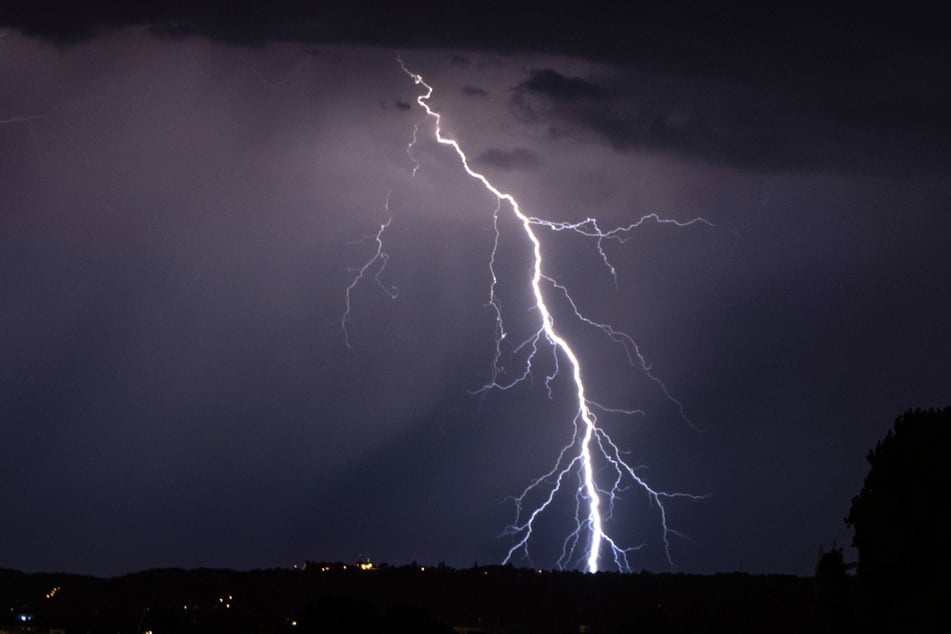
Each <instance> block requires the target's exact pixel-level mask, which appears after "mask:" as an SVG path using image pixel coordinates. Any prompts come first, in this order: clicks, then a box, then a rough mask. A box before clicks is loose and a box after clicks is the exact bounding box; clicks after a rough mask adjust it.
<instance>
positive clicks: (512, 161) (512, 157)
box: [476, 148, 542, 170]
mask: <svg viewBox="0 0 951 634" xmlns="http://www.w3.org/2000/svg"><path fill="white" fill-rule="evenodd" d="M476 162H477V163H482V164H483V165H490V166H492V167H495V168H497V169H501V170H526V169H537V168H538V167H540V166H541V164H542V159H541V157H540V156H538V155H537V154H535V153H534V152H532V151H531V150H527V149H525V148H515V149H514V150H499V149H497V148H492V149H490V150H487V151H486V152H484V153H483V154H481V155H480V156H479V157H477V158H476Z"/></svg>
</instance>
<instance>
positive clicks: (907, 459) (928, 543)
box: [845, 408, 951, 632]
mask: <svg viewBox="0 0 951 634" xmlns="http://www.w3.org/2000/svg"><path fill="white" fill-rule="evenodd" d="M868 462H869V465H870V468H869V472H868V475H867V476H866V477H865V483H864V485H863V486H862V490H861V491H860V492H859V494H858V495H857V496H855V497H854V498H852V507H851V509H850V511H849V514H848V516H847V517H846V518H845V521H846V524H848V525H849V526H851V527H853V528H854V529H855V535H854V538H853V540H852V543H853V545H854V546H855V547H856V548H857V549H858V551H859V565H858V577H859V582H860V589H861V591H862V596H863V605H864V612H865V614H866V617H867V618H868V621H867V624H866V625H867V626H868V627H870V628H872V627H873V628H875V629H878V630H880V631H918V632H921V631H938V623H939V620H943V619H939V616H940V614H939V613H941V612H942V611H943V610H945V607H944V606H943V605H942V604H940V603H939V601H946V597H945V596H943V595H944V594H945V593H944V589H945V588H946V587H947V586H946V585H944V584H943V583H942V579H946V575H947V574H948V566H949V564H951V408H944V409H939V410H934V409H931V410H920V409H917V410H913V411H912V410H909V411H907V412H905V413H904V414H902V415H901V416H899V417H898V419H897V420H896V421H895V426H894V428H893V429H892V430H890V431H889V432H888V434H886V436H885V438H883V439H882V440H880V441H879V442H878V444H877V445H876V446H875V449H873V450H872V451H870V452H869V454H868ZM944 583H947V582H946V581H945V582H944ZM939 606H940V609H939Z"/></svg>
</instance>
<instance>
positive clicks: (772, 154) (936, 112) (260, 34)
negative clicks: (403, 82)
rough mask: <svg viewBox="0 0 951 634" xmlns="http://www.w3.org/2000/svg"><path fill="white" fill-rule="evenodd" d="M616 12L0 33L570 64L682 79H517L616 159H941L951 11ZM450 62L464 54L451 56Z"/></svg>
mask: <svg viewBox="0 0 951 634" xmlns="http://www.w3.org/2000/svg"><path fill="white" fill-rule="evenodd" d="M496 7H498V11H496V10H494V9H495V8H496ZM602 9H603V10H602ZM626 11H627V12H626V13H625V12H624V10H619V9H617V8H604V7H600V6H599V5H598V3H595V4H594V5H592V4H591V3H584V5H583V6H577V7H561V8H557V9H553V8H549V9H548V10H546V11H545V12H538V11H537V9H536V8H535V7H531V6H527V5H521V4H520V3H505V4H504V5H503V4H502V3H492V2H488V3H486V2H479V3H476V2H462V3H455V4H453V5H452V6H451V7H447V5H445V4H443V3H436V2H426V1H424V2H420V3H415V4H414V7H413V8H412V9H410V10H408V11H407V10H402V8H400V7H396V6H392V5H391V4H390V3H385V2H377V1H375V0H364V1H363V2H356V3H347V4H346V5H340V4H339V3H324V2H304V1H303V0H299V1H298V0H295V1H288V2H276V3H267V4H263V3H258V2H250V1H244V2H227V3H225V2H211V3H194V2H178V1H165V2H153V3H149V4H147V5H145V4H142V5H140V4H138V3H135V4H129V3H123V2H101V3H96V4H95V6H92V7H90V6H89V5H86V4H75V5H73V4H67V5H62V4H61V3H54V2H51V1H45V0H30V1H14V2H7V3H5V4H4V5H3V7H0V26H6V27H12V28H14V29H17V30H20V31H21V32H23V33H25V34H29V35H35V36H39V37H43V38H46V39H49V40H52V41H54V42H57V43H59V44H62V45H68V44H71V43H75V42H78V41H81V40H83V39H88V38H90V37H93V36H95V35H96V34H99V33H102V32H104V31H109V30H112V29H116V28H121V27H124V26H130V25H142V26H147V27H148V28H149V29H150V30H151V31H152V32H153V33H154V34H156V35H160V36H163V37H168V38H183V37H187V36H203V37H208V38H211V39H216V40H222V41H226V42H232V43H237V44H244V45H262V44H265V43H268V42H274V41H296V42H307V43H334V42H346V43H358V44H371V45H379V46H394V47H405V48H428V47H447V48H455V49H460V48H470V49H480V50H495V51H502V52H527V53H558V54H567V55H573V56H578V57H582V58H587V59H591V60H595V61H604V62H608V63H611V64H614V65H615V66H617V67H620V68H629V69H637V70H638V72H650V73H654V74H655V75H657V74H661V75H664V76H667V77H670V78H671V79H672V80H676V81H678V82H680V86H681V88H680V89H679V91H674V93H671V94H666V95H661V96H660V97H653V96H648V95H646V94H645V93H643V92H635V91H634V90H633V89H632V88H631V86H630V83H629V82H628V83H625V82H627V79H628V78H626V77H625V76H624V74H623V73H622V74H621V75H620V76H619V77H618V80H619V82H620V85H619V86H605V85H602V84H600V83H595V82H591V81H588V80H586V79H584V78H577V77H565V76H563V75H560V74H558V73H557V72H554V71H536V72H535V73H533V74H532V76H531V77H530V78H529V79H528V80H526V81H525V82H523V84H522V85H521V89H522V91H523V92H524V91H528V90H530V91H533V92H534V93H535V94H536V95H538V96H540V97H546V98H548V99H550V100H552V101H554V102H556V103H559V104H562V106H563V105H564V103H565V101H567V100H570V99H581V100H592V101H603V102H604V103H602V104H600V105H595V104H592V103H587V104H585V106H584V107H578V108H576V109H569V108H564V107H562V108H560V109H557V110H556V111H554V112H552V113H550V114H551V115H552V116H553V117H554V118H555V119H563V120H565V121H567V122H573V123H575V124H577V125H578V126H580V127H581V128H583V129H588V130H590V131H593V132H594V133H596V134H597V135H600V136H602V137H603V138H604V139H606V140H607V142H609V143H610V144H612V145H613V146H614V147H615V148H617V149H619V150H628V149H638V148H647V149H658V150H663V151H667V152H673V153H680V154H684V155H686V156H688V157H692V158H695V159H700V160H704V161H708V162H712V163H719V164H726V165H737V166H742V167H751V168H755V169H758V170H765V171H782V170H802V169H806V170H825V169H835V170H840V171H842V170H845V171H858V172H867V171H872V172H875V171H880V170H883V169H884V170H887V169H892V168H896V167H904V168H909V169H914V170H935V171H937V170H943V169H946V168H947V167H948V166H949V164H951V75H949V74H948V73H947V70H946V69H947V65H948V63H949V60H951V54H949V47H948V44H947V38H946V37H945V33H944V29H943V28H942V26H941V25H944V24H947V23H948V17H949V15H948V13H949V11H951V9H947V8H943V7H941V6H931V5H927V6H924V7H922V6H918V5H916V4H915V3H903V4H902V6H901V7H900V8H896V7H891V8H889V9H887V10H875V9H872V8H871V7H869V6H861V7H860V8H859V9H858V10H854V11H851V10H847V8H843V7H841V6H838V7H837V6H831V5H830V6H828V7H824V8H815V7H813V8H812V9H810V10H809V11H806V10H803V9H801V8H796V9H793V8H789V9H782V8H776V7H772V6H769V7H767V6H765V5H762V6H753V5H751V6H743V5H730V4H727V5H722V4H719V3H718V4H717V5H716V6H710V7H706V8H700V9H698V8H697V7H695V6H692V5H689V4H687V3H679V2H667V3H657V4H650V3H648V4H642V5H639V6H635V7H630V8H628V9H627V10H626ZM500 15H504V18H505V19H504V20H499V19H498V16H500ZM451 61H452V63H453V64H455V65H459V64H462V63H465V62H469V58H467V57H465V56H463V55H460V54H455V55H453V56H452V58H451ZM697 86H701V87H702V88H703V90H701V91H698V90H697ZM615 88H617V90H616V91H615V92H611V91H612V90H613V89H615ZM467 94H468V93H467ZM632 94H636V95H637V96H639V97H640V98H642V99H654V100H655V101H656V102H655V103H648V104H645V105H644V106H643V107H642V108H641V109H639V110H638V112H636V113H634V112H629V111H628V112H623V111H622V112H619V111H618V109H617V108H613V107H612V106H613V104H611V103H608V97H609V96H612V95H613V96H615V97H616V98H617V99H618V100H628V99H629V98H630V97H631V95H632ZM469 96H474V94H469ZM665 97H666V98H668V99H670V101H668V102H664V98H665ZM536 114H538V113H536ZM554 123H557V122H554ZM557 127H558V128H559V129H560V128H561V126H557Z"/></svg>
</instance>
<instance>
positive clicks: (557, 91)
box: [515, 68, 610, 103]
mask: <svg viewBox="0 0 951 634" xmlns="http://www.w3.org/2000/svg"><path fill="white" fill-rule="evenodd" d="M515 90H516V91H528V92H532V93H535V94H538V95H543V96H545V97H547V98H548V99H550V100H552V101H555V102H559V103H576V102H578V101H600V100H602V99H605V98H606V97H608V96H610V93H609V92H608V91H607V90H605V89H604V88H602V87H601V86H598V85H597V84H593V83H591V82H589V81H585V80H584V79H581V78H580V77H565V76H564V75H562V74H561V73H559V72H558V71H555V70H551V69H550V68H544V69H542V70H534V71H532V74H531V77H529V78H528V79H526V80H525V81H523V82H522V83H520V84H519V85H518V86H517V87H516V88H515Z"/></svg>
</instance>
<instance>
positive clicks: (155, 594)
mask: <svg viewBox="0 0 951 634" xmlns="http://www.w3.org/2000/svg"><path fill="white" fill-rule="evenodd" d="M0 609H2V610H3V615H2V617H0V631H4V630H6V631H33V632H55V631H65V632H66V633H68V634H73V633H80V632H90V633H99V632H102V633H110V634H114V633H129V634H135V633H139V632H142V633H145V632H152V633H153V634H164V633H173V632H202V633H214V632H228V633H229V634H234V633H240V632H249V633H265V632H289V633H290V632H403V631H413V632H419V633H426V632H451V631H453V630H454V631H456V632H473V633H475V632H506V633H508V632H512V633H520V632H524V633H533V632H539V633H541V632H545V633H558V632H565V633H568V632H571V633H582V632H590V633H592V634H597V633H599V632H638V633H650V632H766V631H768V632H817V631H828V630H832V629H835V630H839V628H838V627H834V628H833V627H830V626H832V625H834V623H833V622H832V621H830V618H832V619H833V620H835V614H834V612H835V610H834V609H833V610H832V611H830V609H829V606H828V605H824V604H823V599H822V590H821V587H819V586H817V585H816V582H815V580H814V579H811V578H801V577H793V576H754V575H746V574H740V573H737V574H719V575H712V576H696V575H681V574H659V575H658V574H648V573H642V574H634V575H619V574H607V573H602V574H596V575H586V574H581V573H575V572H538V571H532V570H525V569H518V568H512V567H499V566H491V567H473V568H469V569H464V570H454V569H450V568H446V567H442V566H440V567H435V568H431V567H422V566H401V567H393V566H385V565H384V566H380V567H371V566H369V565H368V564H363V565H362V566H361V565H359V564H357V565H352V564H351V565H344V564H339V563H337V564H327V563H308V564H305V565H302V566H300V567H297V568H292V569H274V570H257V571H251V572H235V571H231V570H211V569H198V570H180V569H159V570H149V571H145V572H140V573H136V574H130V575H125V576H122V577H115V578H110V579H101V578H96V577H85V576H77V575H69V574H56V573H38V574H26V573H22V572H17V571H13V570H3V569H0Z"/></svg>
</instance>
